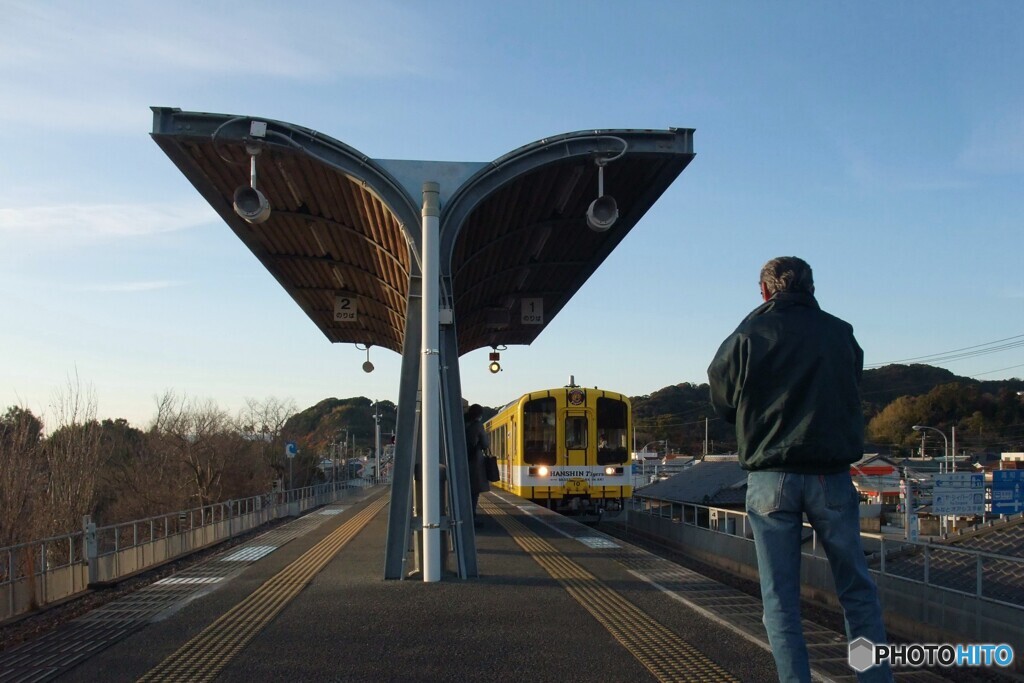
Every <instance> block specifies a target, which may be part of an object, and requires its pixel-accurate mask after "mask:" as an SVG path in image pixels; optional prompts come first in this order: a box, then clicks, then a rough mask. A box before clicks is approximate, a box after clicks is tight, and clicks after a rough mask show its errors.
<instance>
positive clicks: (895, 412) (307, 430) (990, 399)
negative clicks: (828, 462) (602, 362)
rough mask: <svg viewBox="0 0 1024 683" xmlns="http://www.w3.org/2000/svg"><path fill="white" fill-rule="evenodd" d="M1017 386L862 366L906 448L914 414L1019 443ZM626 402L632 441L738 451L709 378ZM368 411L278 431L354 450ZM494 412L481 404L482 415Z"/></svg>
mask: <svg viewBox="0 0 1024 683" xmlns="http://www.w3.org/2000/svg"><path fill="white" fill-rule="evenodd" d="M1017 391H1024V380H1020V379H1010V380H999V381H986V382H982V381H979V380H976V379H972V378H970V377H960V376H957V375H955V374H953V373H952V372H950V371H949V370H946V369H944V368H936V367H932V366H930V365H920V364H915V365H887V366H885V367H881V368H873V369H870V370H865V371H864V377H863V380H862V383H861V395H862V399H863V402H864V415H865V419H866V422H867V423H868V425H869V429H868V432H869V437H871V438H873V439H883V441H882V442H883V443H889V444H894V446H895V447H897V448H907V449H909V447H910V446H911V445H912V442H913V439H914V438H915V435H914V433H913V431H912V430H911V429H910V426H911V424H913V423H915V420H916V421H920V422H921V423H924V424H929V425H933V426H936V427H939V428H942V429H947V430H948V428H949V427H951V426H953V425H956V426H957V430H958V433H959V432H960V430H963V437H964V441H962V443H963V445H964V446H965V447H974V448H979V449H989V448H996V449H998V448H1000V447H1006V449H1009V447H1010V446H1013V445H1014V444H1017V443H1020V444H1021V445H1020V448H1021V449H1024V401H1022V400H1021V399H1020V398H1019V397H1018V396H1017V395H1016V392H1017ZM630 400H631V401H632V403H633V416H634V425H635V428H636V441H637V447H642V446H643V445H644V444H646V443H648V442H651V441H662V440H666V439H667V440H668V443H669V447H670V449H671V450H672V451H674V452H682V453H691V454H700V453H702V452H703V449H704V440H705V437H706V438H707V440H708V442H709V444H708V446H709V450H710V451H712V452H729V451H731V450H732V449H735V436H734V433H733V428H732V425H729V424H726V423H725V422H723V421H722V420H721V419H719V418H718V417H717V416H716V415H715V413H714V411H713V410H712V409H711V404H710V403H709V401H708V385H707V384H691V383H689V382H683V383H681V384H674V385H669V386H666V387H662V388H661V389H658V390H657V391H654V392H653V393H651V394H648V395H645V396H633V397H631V399H630ZM379 405H380V412H381V431H382V433H386V434H390V433H391V432H392V431H393V430H394V425H395V416H396V408H395V405H394V404H393V403H391V402H389V401H381V402H380V404H379ZM373 410H374V409H373V403H372V402H371V401H370V400H369V399H367V398H363V397H361V396H360V397H355V398H347V399H338V398H328V399H324V400H323V401H320V402H319V403H317V404H316V405H314V406H311V407H309V408H307V409H305V410H303V411H302V412H300V413H297V414H296V415H293V416H292V417H291V418H290V419H289V420H288V422H287V423H286V425H285V428H284V430H283V431H284V433H285V434H286V435H287V436H288V438H291V439H294V440H296V441H298V442H299V444H300V447H302V448H305V449H311V450H310V452H316V453H326V452H327V450H328V449H329V447H330V445H331V444H334V443H338V442H339V441H340V440H341V439H344V438H345V435H346V433H347V435H348V443H349V444H351V442H352V437H353V435H354V436H355V441H356V449H357V451H359V450H361V449H364V448H366V447H368V446H370V445H371V444H372V442H373V428H374V420H373ZM496 410H497V407H494V408H485V414H487V415H491V414H493V413H494V412H496ZM1013 447H1016V446H1013ZM658 448H659V449H663V448H664V447H663V446H659V447H658Z"/></svg>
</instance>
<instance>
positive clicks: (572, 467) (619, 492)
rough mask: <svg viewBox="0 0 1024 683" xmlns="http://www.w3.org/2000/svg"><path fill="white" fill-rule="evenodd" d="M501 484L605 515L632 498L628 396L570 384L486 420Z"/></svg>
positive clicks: (549, 502) (568, 508)
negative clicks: (496, 459)
mask: <svg viewBox="0 0 1024 683" xmlns="http://www.w3.org/2000/svg"><path fill="white" fill-rule="evenodd" d="M485 428H486V429H487V433H488V435H489V436H490V440H491V453H492V454H493V455H495V456H497V458H498V469H499V470H500V472H501V481H498V482H495V483H494V484H493V485H494V486H497V487H499V488H502V489H504V490H506V491H508V492H509V493H513V494H515V495H517V496H520V497H522V498H527V499H529V500H532V501H533V502H535V503H538V504H540V505H544V506H546V507H548V508H550V509H552V510H557V511H558V512H562V513H566V514H576V515H580V516H581V517H584V518H594V519H598V520H599V519H600V518H601V516H602V515H604V514H605V513H613V514H614V513H618V512H621V511H622V510H623V509H624V505H625V502H626V501H627V500H628V499H629V498H630V496H632V495H633V486H632V478H631V467H630V459H629V458H630V454H629V444H630V443H631V440H632V435H633V423H632V411H631V406H630V403H629V399H628V398H627V397H626V396H623V395H622V394H619V393H616V392H614V391H606V390H604V389H599V388H597V387H594V388H592V389H587V388H584V387H580V386H577V385H576V384H575V383H574V382H573V380H572V379H570V382H569V385H568V386H565V387H560V388H558V389H546V390H542V391H533V392H531V393H529V394H526V395H524V396H521V397H519V398H517V399H516V400H515V401H512V402H511V403H509V404H508V405H506V406H505V407H503V408H502V409H501V410H500V411H499V412H498V414H497V415H495V416H494V417H493V418H491V419H490V420H488V421H487V423H486V424H485Z"/></svg>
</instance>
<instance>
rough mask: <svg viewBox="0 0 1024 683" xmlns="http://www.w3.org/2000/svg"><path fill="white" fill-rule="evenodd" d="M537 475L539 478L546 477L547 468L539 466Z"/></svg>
mask: <svg viewBox="0 0 1024 683" xmlns="http://www.w3.org/2000/svg"><path fill="white" fill-rule="evenodd" d="M537 474H538V475H539V476H541V477H546V476H548V468H547V467H544V466H543V465H541V466H540V467H538V468H537Z"/></svg>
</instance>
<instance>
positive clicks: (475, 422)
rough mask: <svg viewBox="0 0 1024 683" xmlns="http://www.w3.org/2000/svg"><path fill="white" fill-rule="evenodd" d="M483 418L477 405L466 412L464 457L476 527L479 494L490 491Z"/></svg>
mask: <svg viewBox="0 0 1024 683" xmlns="http://www.w3.org/2000/svg"><path fill="white" fill-rule="evenodd" d="M483 417H484V409H483V408H482V407H481V406H480V405H479V404H477V403H474V404H473V405H471V406H470V407H469V409H468V410H467V411H466V455H467V457H468V458H469V489H470V492H471V493H472V494H473V520H474V524H475V525H476V526H480V522H479V521H478V520H477V502H478V501H479V500H480V494H481V493H483V492H485V491H490V490H491V484H490V482H488V481H487V470H486V469H485V464H484V455H485V454H486V452H487V449H488V448H490V445H491V442H490V439H489V438H488V436H487V431H486V430H484V422H483Z"/></svg>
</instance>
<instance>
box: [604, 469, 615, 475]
mask: <svg viewBox="0 0 1024 683" xmlns="http://www.w3.org/2000/svg"><path fill="white" fill-rule="evenodd" d="M604 473H605V474H607V475H608V476H609V477H610V476H612V475H613V474H615V468H614V467H605V468H604Z"/></svg>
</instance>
